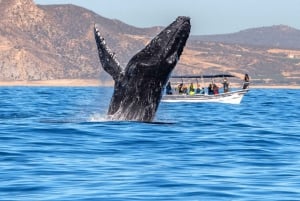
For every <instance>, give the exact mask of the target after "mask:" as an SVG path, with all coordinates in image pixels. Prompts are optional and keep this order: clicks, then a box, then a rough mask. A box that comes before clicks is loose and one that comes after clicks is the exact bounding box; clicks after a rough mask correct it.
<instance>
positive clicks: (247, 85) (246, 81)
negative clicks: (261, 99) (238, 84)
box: [243, 73, 250, 89]
mask: <svg viewBox="0 0 300 201" xmlns="http://www.w3.org/2000/svg"><path fill="white" fill-rule="evenodd" d="M249 84H250V78H249V75H248V74H247V73H246V74H245V77H244V85H243V89H247V88H248V87H249Z"/></svg>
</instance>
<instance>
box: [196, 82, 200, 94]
mask: <svg viewBox="0 0 300 201" xmlns="http://www.w3.org/2000/svg"><path fill="white" fill-rule="evenodd" d="M200 93H201V89H200V85H199V84H198V85H197V88H196V94H200Z"/></svg>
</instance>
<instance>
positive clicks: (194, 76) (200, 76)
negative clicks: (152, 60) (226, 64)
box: [170, 74, 236, 78]
mask: <svg viewBox="0 0 300 201" xmlns="http://www.w3.org/2000/svg"><path fill="white" fill-rule="evenodd" d="M217 77H236V76H234V75H230V74H217V75H172V76H171V77H170V78H217Z"/></svg>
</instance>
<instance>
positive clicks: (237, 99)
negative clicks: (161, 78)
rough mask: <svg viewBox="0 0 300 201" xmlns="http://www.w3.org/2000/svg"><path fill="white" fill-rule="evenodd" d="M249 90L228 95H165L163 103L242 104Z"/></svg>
mask: <svg viewBox="0 0 300 201" xmlns="http://www.w3.org/2000/svg"><path fill="white" fill-rule="evenodd" d="M248 91H249V90H248V89H245V90H237V91H232V92H228V93H221V94H217V95H201V94H195V95H186V94H176V95H164V96H163V98H162V100H161V101H162V102H173V103H174V102H194V103H201V102H213V103H229V104H240V103H241V101H242V99H243V97H244V95H245V94H246V93H247V92H248Z"/></svg>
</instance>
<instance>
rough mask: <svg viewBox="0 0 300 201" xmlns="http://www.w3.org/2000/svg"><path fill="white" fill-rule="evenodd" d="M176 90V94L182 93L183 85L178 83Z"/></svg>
mask: <svg viewBox="0 0 300 201" xmlns="http://www.w3.org/2000/svg"><path fill="white" fill-rule="evenodd" d="M177 88H178V93H179V94H182V93H183V83H180V84H179V85H178V87H177Z"/></svg>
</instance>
